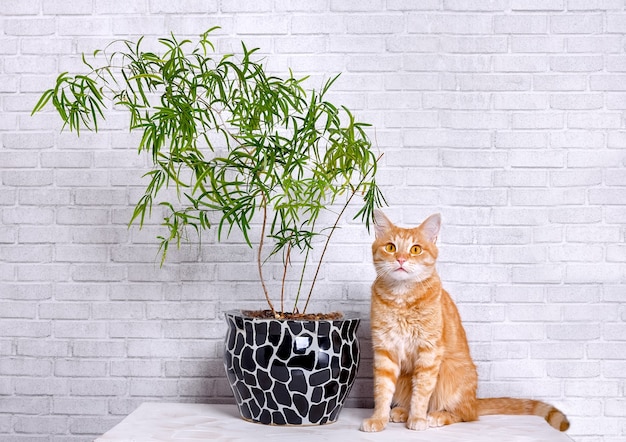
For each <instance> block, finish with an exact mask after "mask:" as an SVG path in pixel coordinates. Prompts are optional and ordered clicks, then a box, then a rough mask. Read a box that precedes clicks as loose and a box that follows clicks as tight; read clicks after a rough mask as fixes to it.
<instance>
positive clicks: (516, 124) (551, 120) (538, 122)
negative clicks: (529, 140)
mask: <svg viewBox="0 0 626 442" xmlns="http://www.w3.org/2000/svg"><path fill="white" fill-rule="evenodd" d="M512 126H513V128H514V129H561V128H563V127H564V115H563V114H562V113H560V112H556V113H554V112H543V113H541V112H533V113H532V114H528V113H514V114H513V115H512Z"/></svg>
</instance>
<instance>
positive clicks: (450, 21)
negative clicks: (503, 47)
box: [406, 13, 492, 35]
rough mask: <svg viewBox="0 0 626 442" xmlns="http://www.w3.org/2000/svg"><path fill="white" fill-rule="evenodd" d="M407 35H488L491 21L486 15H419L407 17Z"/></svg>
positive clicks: (410, 14) (490, 30) (414, 14)
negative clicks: (413, 33)
mask: <svg viewBox="0 0 626 442" xmlns="http://www.w3.org/2000/svg"><path fill="white" fill-rule="evenodd" d="M406 26H407V30H408V31H409V33H412V32H415V33H420V34H424V33H425V34H428V33H445V34H469V35H472V34H490V33H491V32H492V20H491V17H490V16H489V15H487V14H436V15H435V14H420V13H409V14H408V15H407V24H406Z"/></svg>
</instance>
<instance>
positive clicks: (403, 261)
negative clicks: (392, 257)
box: [398, 258, 406, 267]
mask: <svg viewBox="0 0 626 442" xmlns="http://www.w3.org/2000/svg"><path fill="white" fill-rule="evenodd" d="M405 262H406V259H405V258H398V263H399V264H400V267H402V266H403V265H404V263H405Z"/></svg>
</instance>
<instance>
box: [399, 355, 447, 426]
mask: <svg viewBox="0 0 626 442" xmlns="http://www.w3.org/2000/svg"><path fill="white" fill-rule="evenodd" d="M440 366H441V355H440V354H438V352H437V351H436V350H435V349H433V348H428V347H423V348H422V347H420V348H419V357H418V360H417V364H416V367H415V371H414V372H413V390H412V392H411V410H410V412H409V417H408V419H407V421H406V426H407V428H409V429H411V430H417V431H422V430H426V429H427V428H428V427H429V424H428V403H429V402H430V397H431V396H432V394H433V391H434V390H435V386H436V385H437V378H438V376H439V367H440Z"/></svg>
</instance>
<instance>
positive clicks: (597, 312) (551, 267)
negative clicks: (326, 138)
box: [0, 0, 626, 442]
mask: <svg viewBox="0 0 626 442" xmlns="http://www.w3.org/2000/svg"><path fill="white" fill-rule="evenodd" d="M214 25H220V26H222V30H221V31H220V32H219V33H217V34H216V35H217V36H218V39H219V41H218V44H219V45H218V46H219V47H220V48H224V50H230V48H237V46H238V42H239V40H240V39H244V40H245V41H246V42H247V44H248V46H260V47H261V49H262V53H263V54H265V55H266V56H267V63H268V67H269V68H271V69H272V70H273V71H275V72H277V73H278V74H281V75H284V74H286V73H287V69H288V68H289V67H292V68H293V69H294V70H295V71H296V72H297V73H299V74H313V77H312V80H311V82H310V85H311V87H315V86H318V85H319V84H320V82H321V80H322V79H323V78H328V77H330V76H332V75H334V74H335V73H337V72H342V73H343V76H342V77H341V78H340V80H339V81H338V82H337V83H336V89H335V91H334V97H335V98H336V99H337V100H340V101H341V102H343V103H345V104H347V105H348V106H350V107H351V108H353V109H354V110H355V111H356V112H357V114H358V115H359V116H360V117H361V118H362V119H364V120H366V121H369V122H371V123H373V124H374V126H375V128H374V129H373V130H372V134H373V135H374V140H375V141H376V143H377V145H378V147H379V149H380V150H381V152H383V153H384V154H385V156H384V159H383V165H382V167H381V176H380V180H381V184H382V185H383V186H384V187H385V190H386V193H387V197H388V200H389V202H390V203H391V206H392V207H390V208H389V209H388V212H389V214H390V215H391V216H392V217H393V218H394V219H396V220H398V221H399V222H401V223H405V224H411V223H417V222H419V221H421V220H422V219H423V218H424V217H425V216H426V215H428V214H430V213H432V212H434V211H440V212H441V213H442V214H443V219H444V227H443V232H442V234H441V266H440V268H441V273H442V276H443V278H444V280H445V281H447V284H446V285H447V287H448V289H449V291H450V292H451V293H452V295H453V297H454V298H455V299H457V301H458V304H459V308H460V310H461V313H462V315H463V317H464V318H465V324H466V328H467V331H468V335H469V338H470V340H471V347H472V352H473V354H474V357H475V359H476V362H477V364H478V367H479V372H480V378H481V379H480V385H481V387H480V393H481V394H482V395H516V396H532V397H536V398H542V399H545V400H548V401H550V402H552V403H554V404H556V405H558V406H560V407H561V408H562V409H563V410H564V411H565V412H566V413H567V414H568V415H569V417H570V420H571V422H572V428H571V430H570V434H571V436H572V437H573V438H574V439H575V440H576V441H577V442H592V441H593V442H597V441H604V442H616V441H618V440H622V441H623V440H626V411H625V410H626V398H625V396H626V375H625V373H626V304H625V302H624V301H626V265H625V264H626V246H625V245H624V244H625V242H626V228H625V227H624V226H625V224H626V149H625V147H626V128H625V125H624V118H625V114H624V110H626V104H625V103H626V94H625V93H624V91H626V74H624V72H626V53H625V49H624V48H625V44H626V32H625V31H626V11H625V8H624V2H623V1H622V0H594V1H590V0H550V1H528V0H497V1H482V0H429V1H423V0H421V1H406V0H368V1H357V0H350V1H346V0H337V1H335V0H314V1H295V0H294V1H289V0H288V1H271V0H264V1H254V2H250V1H224V2H218V1H216V0H213V1H211V0H209V1H204V0H202V1H200V0H187V1H161V0H132V1H127V2H117V1H112V0H84V1H69V2H68V1H67V0H63V1H56V0H54V1H53V0H30V1H17V0H2V1H0V55H1V58H0V439H2V440H55V441H56V440H64V441H65V440H67V441H70V440H72V441H77V440H92V439H93V437H94V436H95V435H98V434H100V433H102V432H104V431H106V430H108V429H109V428H110V427H112V426H113V425H114V424H115V423H116V422H118V421H119V420H120V419H121V418H122V417H123V416H124V415H126V414H127V413H129V412H130V411H132V410H133V409H134V408H135V407H136V406H137V405H138V404H139V403H141V402H143V401H154V400H161V401H164V400H165V401H210V402H232V399H231V398H230V392H229V390H228V387H227V385H226V384H225V382H224V376H223V371H222V366H221V360H220V355H221V345H222V344H221V339H222V336H223V333H224V326H223V320H222V312H223V311H224V310H227V309H230V308H237V307H243V306H248V305H249V306H252V303H251V302H250V300H257V299H259V297H258V293H259V287H258V286H257V284H256V283H255V281H254V279H255V275H254V272H248V271H247V270H244V269H251V268H252V267H253V266H250V265H249V264H250V262H251V261H252V260H253V254H252V253H251V252H250V251H249V250H247V249H245V248H243V246H241V247H239V245H240V244H239V245H238V244H237V243H236V242H233V241H230V242H229V244H222V245H218V246H215V247H213V246H211V247H207V248H205V249H204V250H203V251H202V252H198V250H197V249H195V248H194V246H191V247H185V248H184V249H183V250H181V251H180V252H178V253H172V254H171V256H170V261H169V262H168V263H167V264H166V265H165V266H164V267H163V268H162V269H159V268H158V266H157V265H156V264H155V254H156V249H157V247H156V241H155V239H154V238H155V237H156V235H157V233H158V231H159V230H158V227H156V223H157V221H158V216H156V217H155V219H154V220H153V224H152V225H149V226H147V227H146V228H145V229H144V230H143V231H139V230H137V229H136V228H133V229H131V230H127V229H126V223H127V221H128V219H129V216H130V213H131V212H132V206H131V205H132V203H133V202H134V201H136V198H137V197H138V195H139V191H138V187H137V186H138V185H139V184H140V180H139V179H138V177H139V176H140V174H141V173H142V170H143V167H144V166H145V164H146V160H145V158H141V157H138V156H137V155H136V154H135V147H134V143H135V142H136V140H137V139H136V137H134V136H128V134H127V128H126V126H125V124H126V120H125V118H124V117H120V116H119V115H116V114H110V115H109V120H108V123H107V124H106V125H105V126H104V127H103V130H102V131H101V132H100V133H98V134H97V135H92V134H84V135H83V136H82V137H81V138H80V139H77V138H76V137H75V135H74V134H68V133H63V134H61V133H59V130H58V129H59V127H60V122H59V120H58V117H56V116H54V115H53V114H52V113H51V112H48V113H44V114H39V115H37V116H35V117H30V116H29V114H30V110H31V109H32V107H33V105H34V104H35V102H36V100H37V98H38V96H39V95H40V94H41V92H42V91H43V90H44V89H45V88H47V87H50V86H51V84H52V81H53V79H54V77H55V76H56V75H57V74H58V73H60V72H62V71H64V70H72V69H76V68H77V67H78V66H79V60H80V58H79V55H80V53H81V52H82V51H85V52H87V53H90V52H91V51H93V50H94V49H96V48H101V47H103V46H104V45H105V44H106V43H107V42H108V41H110V40H112V39H116V38H126V37H129V38H134V37H137V36H138V35H141V34H148V35H149V38H150V37H157V36H162V35H166V34H168V33H169V32H170V31H172V32H174V33H176V34H184V35H189V36H194V35H196V34H199V33H200V32H202V31H204V30H205V29H207V28H209V27H211V26H214ZM149 38H148V40H149ZM147 44H151V43H147ZM344 227H345V228H346V229H347V230H349V235H350V237H349V239H348V241H349V242H350V243H349V244H347V245H346V247H349V248H348V254H347V255H345V254H343V253H342V252H341V247H340V245H337V246H338V247H335V248H333V250H332V252H331V254H330V257H331V262H330V266H329V267H327V268H326V269H325V270H324V272H323V277H322V278H323V279H322V280H321V281H320V284H319V291H320V293H319V295H320V296H319V298H318V300H317V302H316V307H319V308H323V309H330V308H335V309H340V308H352V309H357V310H359V311H361V312H362V313H363V314H364V315H365V316H366V315H367V311H368V308H369V307H368V297H369V293H368V286H369V283H370V281H371V278H372V276H373V271H372V266H371V263H370V257H369V241H370V238H369V237H368V236H367V234H366V232H365V231H364V229H363V228H361V227H360V226H355V225H350V226H349V227H348V226H347V225H346V226H344ZM344 237H345V236H344ZM355 241H356V244H355ZM211 242H212V235H211V234H209V235H207V237H206V238H205V243H208V244H210V243H211ZM333 261H334V262H333ZM272 273H274V278H275V279H280V272H279V271H276V272H272V271H271V270H268V274H272ZM361 334H362V336H363V347H364V361H363V366H362V370H361V372H360V375H359V380H358V383H357V385H356V387H355V389H354V390H353V393H352V396H351V402H350V404H351V405H353V406H370V405H371V404H372V400H371V377H370V371H371V359H370V352H369V351H368V348H367V347H368V344H369V341H368V323H367V321H365V322H364V324H363V327H362V329H361Z"/></svg>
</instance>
